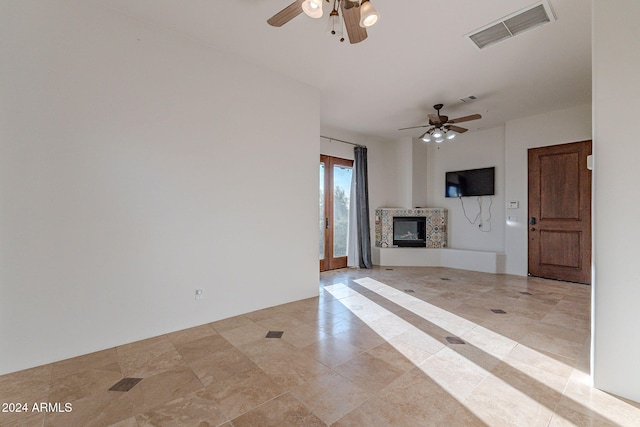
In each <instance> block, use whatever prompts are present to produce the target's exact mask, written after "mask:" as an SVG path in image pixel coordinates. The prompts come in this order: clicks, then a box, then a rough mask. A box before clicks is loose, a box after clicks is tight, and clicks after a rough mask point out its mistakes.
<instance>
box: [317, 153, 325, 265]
mask: <svg viewBox="0 0 640 427" xmlns="http://www.w3.org/2000/svg"><path fill="white" fill-rule="evenodd" d="M318 218H319V219H320V234H319V235H318V241H319V242H320V259H324V163H320V214H319V215H318Z"/></svg>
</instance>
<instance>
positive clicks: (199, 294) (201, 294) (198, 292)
mask: <svg viewBox="0 0 640 427" xmlns="http://www.w3.org/2000/svg"><path fill="white" fill-rule="evenodd" d="M202 298H204V291H203V290H202V289H196V299H202Z"/></svg>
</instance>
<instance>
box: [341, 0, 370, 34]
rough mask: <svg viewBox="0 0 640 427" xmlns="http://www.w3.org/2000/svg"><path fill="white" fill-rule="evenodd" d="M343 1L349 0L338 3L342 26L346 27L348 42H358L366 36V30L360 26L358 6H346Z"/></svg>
mask: <svg viewBox="0 0 640 427" xmlns="http://www.w3.org/2000/svg"><path fill="white" fill-rule="evenodd" d="M345 3H350V2H349V1H343V2H341V3H340V6H341V8H342V19H343V20H344V26H345V27H346V28H347V34H348V35H349V43H351V44H355V43H360V42H361V41H363V40H364V39H366V38H367V30H365V29H364V28H362V27H361V26H360V8H359V7H348V5H345Z"/></svg>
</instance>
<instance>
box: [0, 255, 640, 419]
mask: <svg viewBox="0 0 640 427" xmlns="http://www.w3.org/2000/svg"><path fill="white" fill-rule="evenodd" d="M523 292H524V293H523ZM526 293H529V294H530V295H529V294H526ZM589 306H590V288H589V287H588V286H584V285H578V284H570V283H563V282H555V281H548V280H542V279H534V278H523V277H516V276H507V275H498V276H496V275H491V274H482V273H473V272H467V271H460V270H451V269H443V268H399V267H396V268H393V269H386V268H376V269H373V270H338V271H334V272H328V273H323V274H322V275H321V291H320V296H319V297H318V298H311V299H307V300H303V301H298V302H294V303H290V304H285V305H281V306H278V307H273V308H268V309H265V310H260V311H256V312H253V313H248V314H245V315H242V316H237V317H233V318H230V319H225V320H221V321H217V322H213V323H210V324H207V325H202V326H198V327H195V328H191V329H187V330H184V331H179V332H175V333H171V334H167V335H163V336H159V337H155V338H151V339H148V340H144V341H140V342H136V343H132V344H127V345H123V346H120V347H117V348H112V349H109V350H105V351H101V352H98V353H93V354H89V355H85V356H81V357H77V358H74V359H70V360H65V361H61V362H57V363H53V364H50V365H46V366H41V367H37V368H33V369H29V370H26V371H22V372H17V373H14V374H9V375H5V376H2V377H0V401H1V402H61V403H67V402H68V403H71V406H72V411H71V412H67V413H65V412H58V413H48V414H45V413H37V412H29V413H0V425H2V426H14V425H15V426H42V425H44V426H108V425H113V426H120V427H129V426H189V425H192V426H200V427H204V426H218V425H222V426H225V427H228V426H236V427H239V426H325V425H335V426H367V427H376V426H476V425H477V426H482V425H489V426H507V425H518V426H570V425H576V426H591V425H593V426H608V425H612V426H613V425H627V426H639V425H640V405H639V404H638V403H634V402H630V401H627V400H624V399H621V398H618V397H616V396H612V395H610V394H607V393H604V392H601V391H598V390H595V389H593V388H591V387H589V376H588V367H589V324H590V321H589V312H590V309H589ZM492 309H498V310H503V311H504V312H505V313H494V312H493V311H492ZM268 331H283V332H284V334H283V335H282V337H281V338H265V336H266V334H267V332H268ZM122 378H142V380H141V381H140V382H139V383H137V384H136V385H135V386H134V387H133V388H131V390H129V391H128V392H123V391H109V388H111V387H112V386H113V385H114V384H116V383H117V382H118V381H120V380H121V379H122Z"/></svg>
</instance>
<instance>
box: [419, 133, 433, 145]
mask: <svg viewBox="0 0 640 427" xmlns="http://www.w3.org/2000/svg"><path fill="white" fill-rule="evenodd" d="M418 139H420V140H421V141H424V142H431V135H429V131H426V132H425V133H423V134H422V136H420V138H418Z"/></svg>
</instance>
